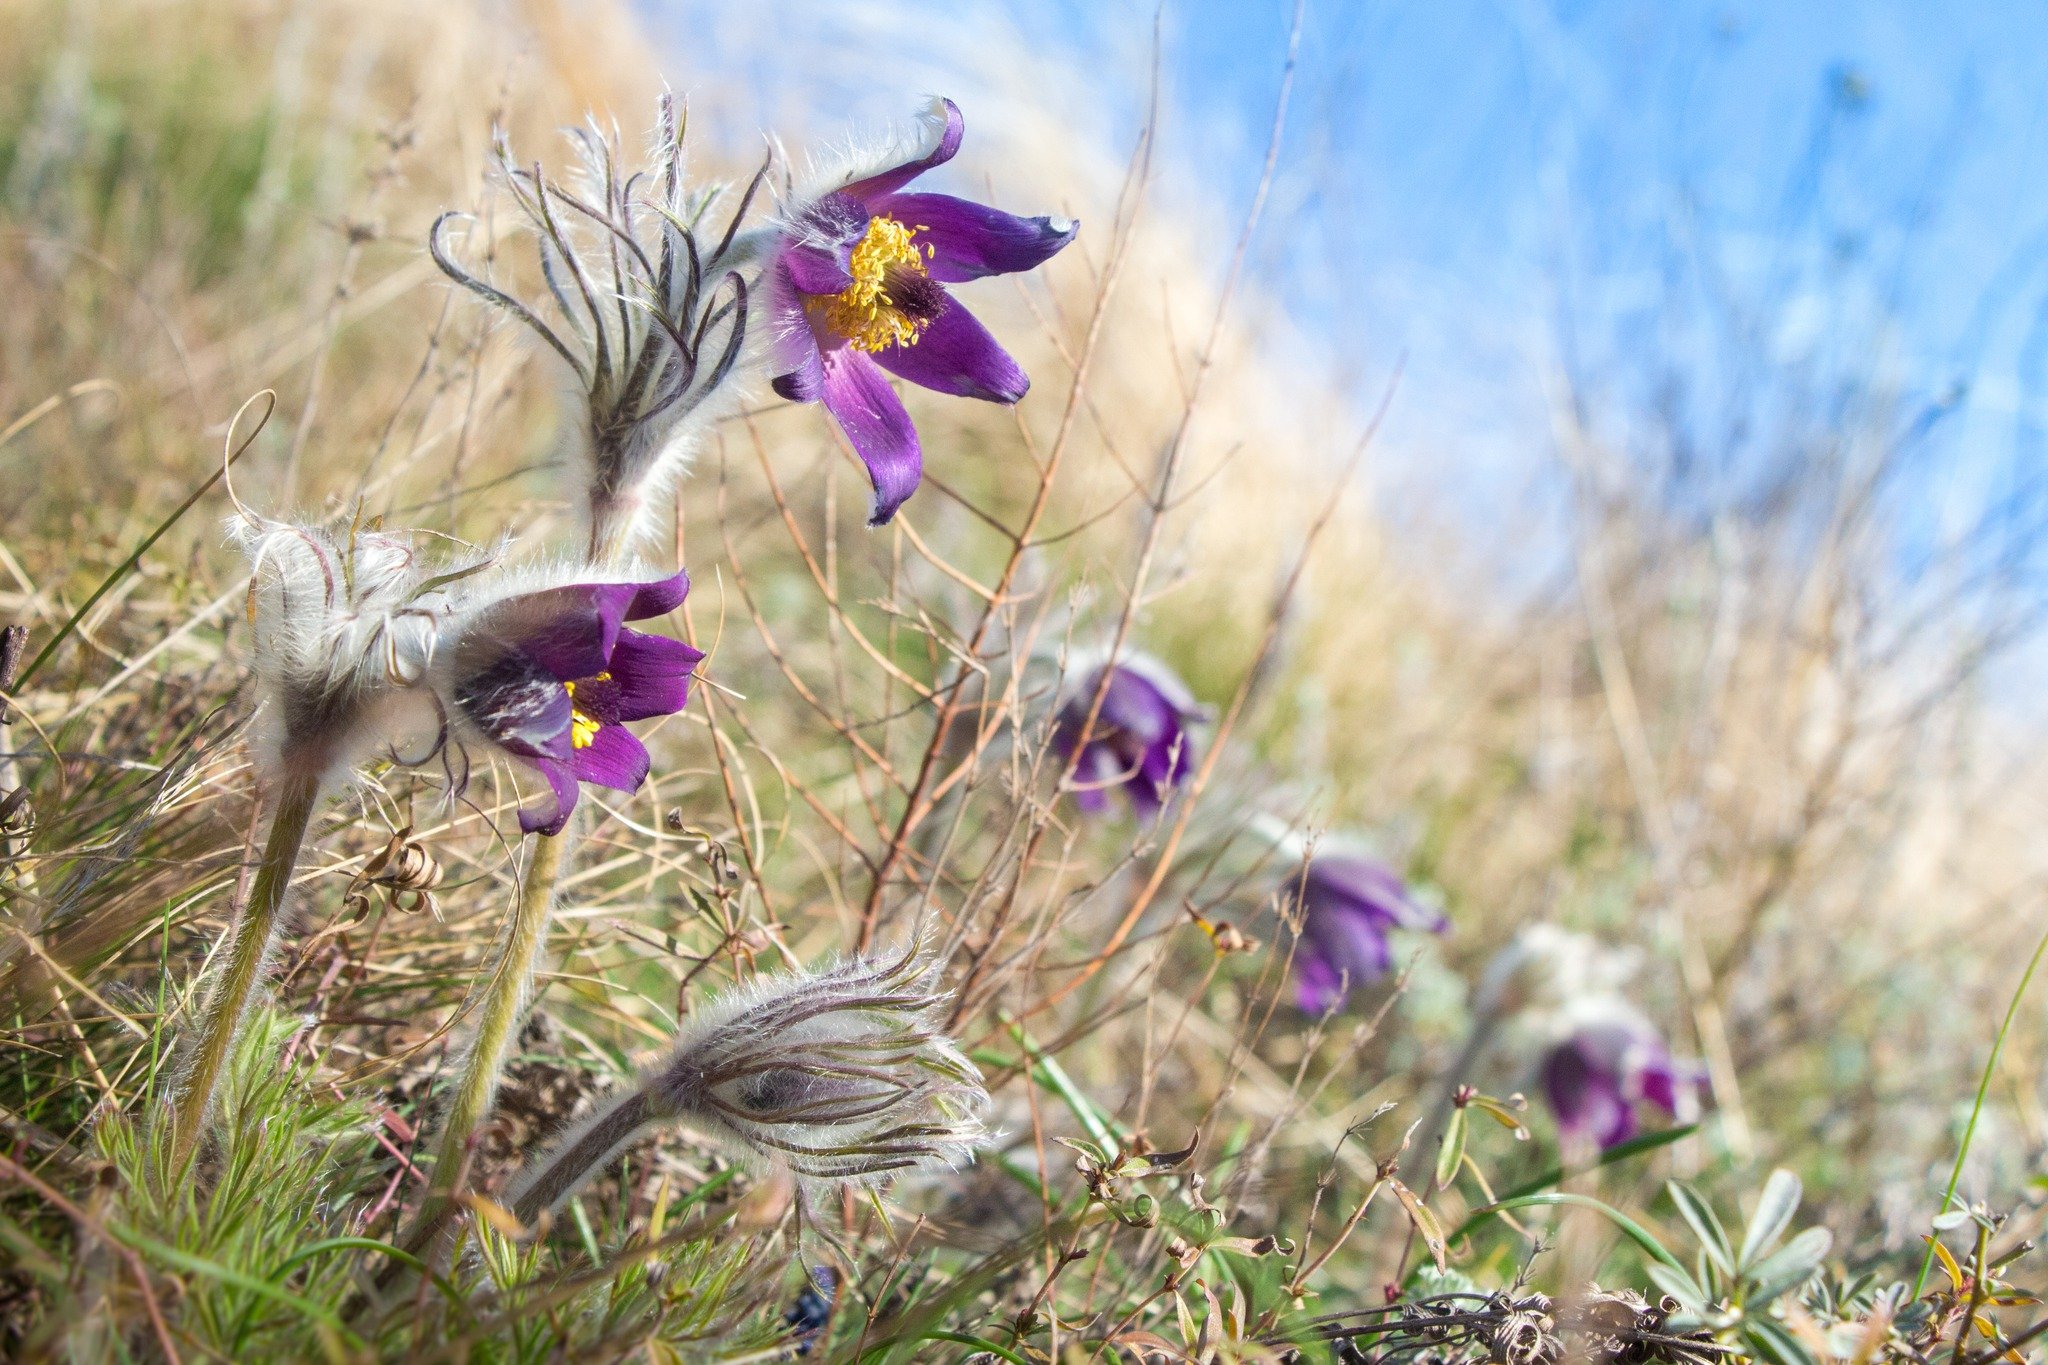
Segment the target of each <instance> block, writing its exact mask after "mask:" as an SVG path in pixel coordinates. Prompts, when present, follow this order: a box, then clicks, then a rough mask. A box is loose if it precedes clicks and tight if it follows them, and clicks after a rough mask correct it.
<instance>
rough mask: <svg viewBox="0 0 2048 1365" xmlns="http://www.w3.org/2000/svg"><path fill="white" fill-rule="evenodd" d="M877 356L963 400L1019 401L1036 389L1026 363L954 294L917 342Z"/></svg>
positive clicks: (885, 363)
mask: <svg viewBox="0 0 2048 1365" xmlns="http://www.w3.org/2000/svg"><path fill="white" fill-rule="evenodd" d="M940 292H941V293H942V294H943V291H940ZM875 360H876V361H877V362H879V363H880V364H881V365H882V366H883V367H884V368H885V369H888V370H890V371H891V372H893V373H895V374H899V375H901V376H903V378H905V379H908V380H909V381H910V382H911V383H913V384H922V385H923V386H924V387H926V388H928V389H934V390H936V391H937V392H939V393H950V394H954V395H956V396H958V397H961V398H980V399H984V400H986V401H988V402H990V403H1014V402H1016V401H1017V400H1018V399H1020V398H1022V397H1023V396H1024V395H1025V393H1026V392H1027V391H1028V390H1029V389H1030V388H1031V379H1030V377H1029V376H1028V375H1026V374H1025V373H1024V369H1023V367H1022V366H1021V365H1019V364H1018V363H1017V362H1016V361H1015V360H1012V359H1011V358H1010V353H1009V352H1008V351H1005V350H1004V349H1003V348H1002V345H1001V344H1000V343H999V342H997V341H996V339H995V338H994V337H993V336H990V335H989V330H988V328H986V327H984V326H982V325H981V324H980V323H979V322H977V321H975V318H974V314H972V313H970V312H968V311H967V310H966V309H965V308H962V307H961V306H960V302H959V300H957V299H954V298H952V297H950V296H946V297H945V302H944V306H943V307H941V308H940V309H939V312H938V315H937V316H936V317H934V318H933V319H932V321H931V323H930V325H929V326H927V327H926V328H925V329H924V332H923V334H922V335H921V336H919V337H918V339H917V340H916V341H915V342H913V343H911V344H910V345H908V346H887V347H884V348H883V349H881V350H879V351H877V352H875Z"/></svg>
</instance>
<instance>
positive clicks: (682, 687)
mask: <svg viewBox="0 0 2048 1365" xmlns="http://www.w3.org/2000/svg"><path fill="white" fill-rule="evenodd" d="M703 660H704V653H703V651H702V650H697V649H692V648H691V647H690V646H688V645H686V644H684V643H683V642H682V641H681V640H671V639H669V638H668V637H667V636H666V635H647V634H643V633H642V632H640V631H637V630H622V631H620V632H619V643H618V647H617V648H616V649H614V650H613V651H612V663H611V669H610V672H611V675H612V681H613V683H614V684H615V685H616V686H617V693H616V697H615V701H614V703H613V704H614V705H615V706H616V707H617V708H618V717H619V719H620V720H647V719H649V718H650V717H653V716H670V715H674V714H675V713H676V712H678V711H680V710H682V709H683V706H684V705H685V704H686V703H687V702H688V701H689V699H690V673H691V670H692V669H694V668H696V667H697V665H698V664H700V663H702V662H703Z"/></svg>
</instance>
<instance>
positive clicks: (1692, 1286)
mask: <svg viewBox="0 0 2048 1365" xmlns="http://www.w3.org/2000/svg"><path fill="white" fill-rule="evenodd" d="M1644 1271H1645V1273H1647V1274H1648V1275H1649V1277H1650V1283H1652V1284H1654V1285H1656V1286H1657V1287H1658V1288H1659V1289H1661V1290H1663V1291H1664V1292H1665V1293H1667V1294H1669V1295H1670V1296H1671V1297H1672V1298H1674V1299H1677V1300H1678V1302H1679V1304H1680V1306H1681V1307H1683V1308H1684V1309H1685V1311H1686V1312H1688V1313H1692V1314H1696V1315H1700V1316H1704V1315H1705V1314H1706V1312H1707V1307H1708V1305H1707V1295H1706V1291H1705V1290H1703V1289H1701V1288H1700V1287H1699V1284H1698V1282H1697V1281H1695V1280H1694V1279H1693V1277H1692V1276H1690V1275H1688V1274H1686V1273H1685V1272H1684V1271H1683V1270H1674V1269H1672V1268H1671V1267H1670V1266H1668V1265H1664V1264H1662V1263H1661V1262H1656V1261H1653V1262H1651V1263H1650V1264H1649V1265H1647V1266H1645V1267H1644Z"/></svg>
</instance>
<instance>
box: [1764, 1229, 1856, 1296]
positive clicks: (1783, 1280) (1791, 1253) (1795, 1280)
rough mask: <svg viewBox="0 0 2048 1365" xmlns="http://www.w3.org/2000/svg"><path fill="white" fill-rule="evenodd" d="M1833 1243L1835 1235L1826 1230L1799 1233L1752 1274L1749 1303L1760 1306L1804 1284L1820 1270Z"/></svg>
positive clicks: (1809, 1230)
mask: <svg viewBox="0 0 2048 1365" xmlns="http://www.w3.org/2000/svg"><path fill="white" fill-rule="evenodd" d="M1834 1244H1835V1236H1834V1234H1833V1233H1831V1232H1829V1231H1828V1230H1827V1229H1826V1228H1808V1229H1807V1230H1806V1231H1804V1232H1802V1233H1800V1234H1799V1235H1798V1236H1797V1237H1794V1238H1793V1239H1792V1240H1791V1241H1789V1242H1787V1243H1786V1244H1785V1245H1784V1246H1783V1247H1781V1248H1779V1249H1778V1250H1777V1251H1775V1252H1773V1253H1772V1254H1771V1255H1769V1256H1766V1257H1765V1258H1764V1259H1763V1261H1762V1262H1761V1263H1760V1264H1759V1265H1757V1267H1756V1268H1755V1269H1753V1270H1751V1271H1750V1272H1749V1275H1748V1277H1747V1278H1748V1288H1749V1293H1748V1296H1747V1301H1748V1302H1749V1303H1750V1304H1751V1305H1752V1306H1759V1307H1760V1306H1762V1305H1763V1304H1767V1303H1769V1302H1770V1301H1771V1300H1772V1299H1775V1298H1777V1297H1778V1295H1780V1294H1782V1293H1784V1292H1785V1291H1786V1290H1788V1289H1796V1288H1798V1287H1799V1286H1800V1285H1802V1284H1805V1283H1806V1282H1807V1280H1809V1279H1811V1278H1812V1276H1813V1272H1814V1271H1816V1270H1818V1269H1820V1263H1821V1262H1822V1261H1824V1260H1826V1259H1827V1254H1828V1251H1829V1249H1830V1248H1832V1247H1833V1246H1834Z"/></svg>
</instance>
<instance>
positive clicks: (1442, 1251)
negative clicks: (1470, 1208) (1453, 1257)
mask: <svg viewBox="0 0 2048 1365" xmlns="http://www.w3.org/2000/svg"><path fill="white" fill-rule="evenodd" d="M1387 1184H1388V1185H1389V1186H1391V1187H1392V1188H1393V1191H1394V1198H1396V1199H1398V1200H1400V1201H1401V1207H1402V1208H1404V1209H1406V1210H1407V1211H1408V1221H1409V1222H1411V1223H1413V1224H1414V1225H1415V1230H1416V1231H1417V1232H1419V1233H1421V1234H1422V1242H1423V1245H1424V1246H1427V1247H1428V1248H1429V1257H1430V1259H1431V1260H1433V1261H1435V1262H1436V1268H1437V1269H1438V1270H1439V1271H1442V1270H1444V1269H1446V1268H1447V1267H1448V1266H1449V1264H1450V1260H1449V1248H1448V1247H1447V1246H1446V1245H1445V1243H1444V1229H1443V1225H1442V1224H1441V1223H1439V1222H1437V1219H1436V1215H1435V1214H1433V1213H1431V1212H1430V1211H1429V1206H1428V1205H1427V1204H1424V1203H1423V1202H1422V1200H1421V1199H1419V1198H1417V1197H1416V1194H1415V1191H1413V1190H1411V1189H1409V1188H1408V1187H1407V1186H1406V1185H1403V1184H1402V1183H1401V1182H1400V1181H1398V1180H1392V1179H1390V1180H1388V1181H1387Z"/></svg>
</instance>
